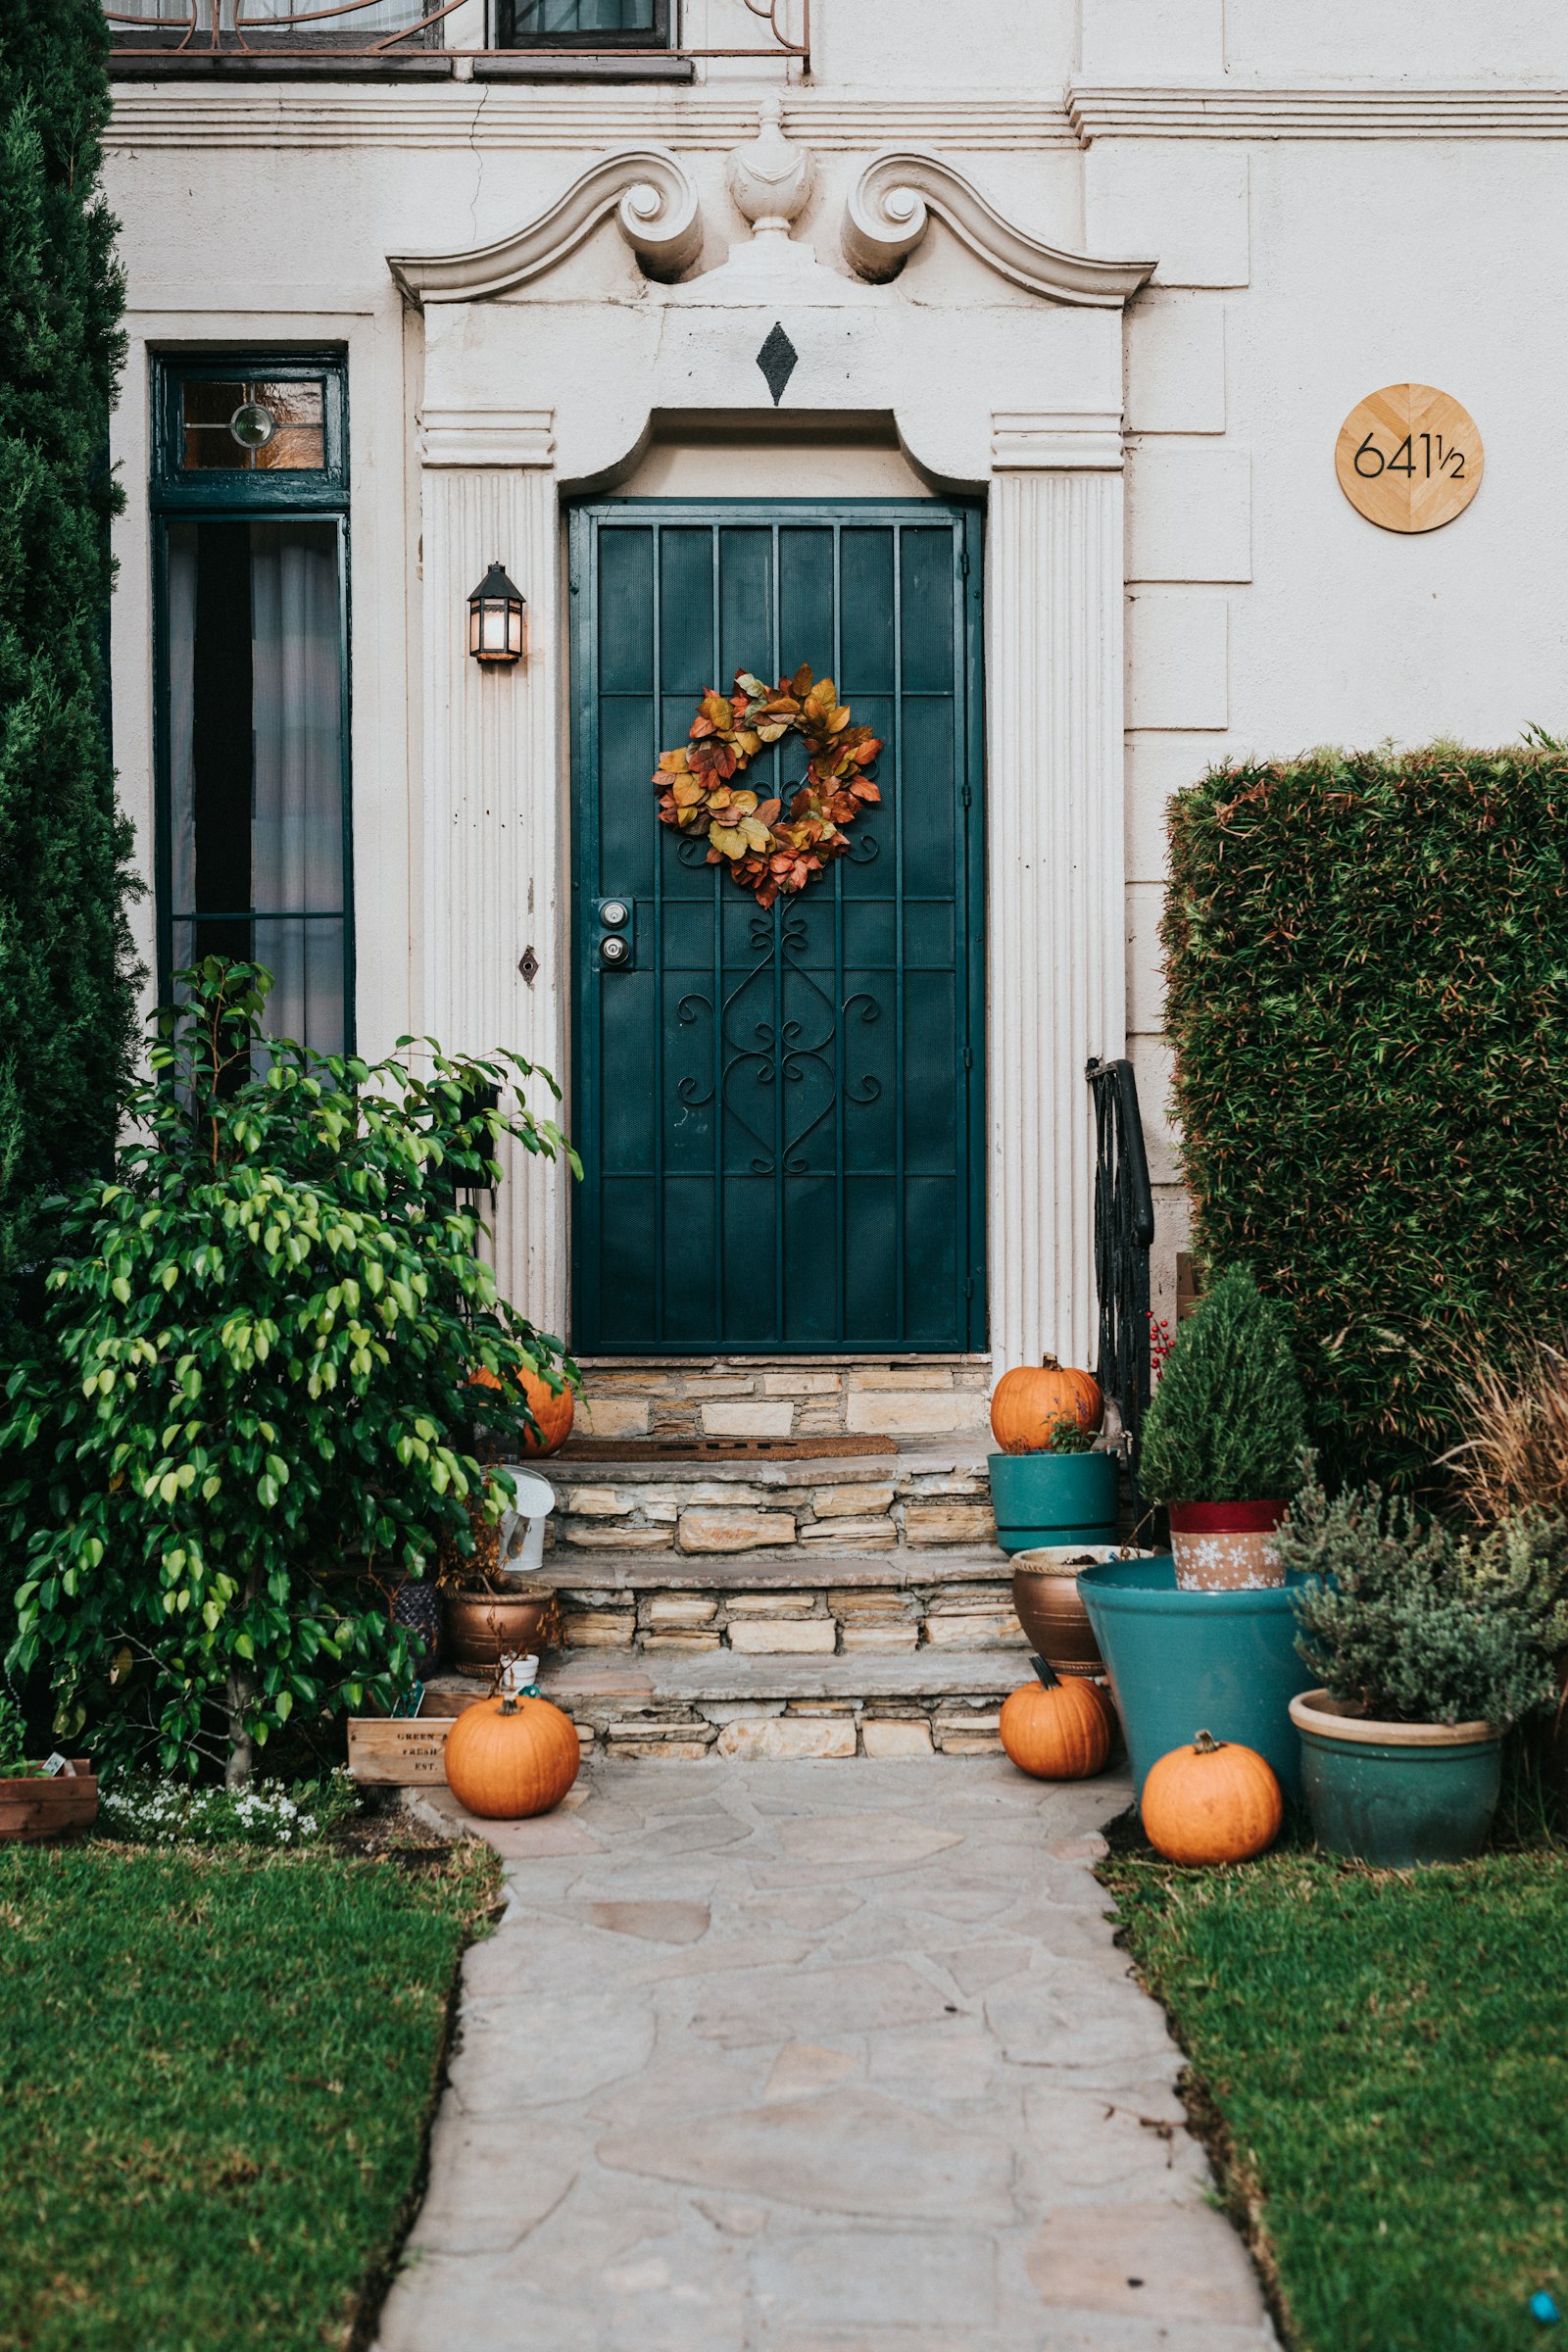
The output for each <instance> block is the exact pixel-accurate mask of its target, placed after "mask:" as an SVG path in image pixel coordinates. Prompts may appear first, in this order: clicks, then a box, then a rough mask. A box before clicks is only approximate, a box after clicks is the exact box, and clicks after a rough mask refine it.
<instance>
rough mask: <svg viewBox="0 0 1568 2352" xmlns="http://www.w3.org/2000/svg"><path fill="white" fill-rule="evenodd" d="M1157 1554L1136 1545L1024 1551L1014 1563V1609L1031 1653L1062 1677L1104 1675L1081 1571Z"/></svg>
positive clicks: (1046, 1547) (1046, 1546) (1053, 1546)
mask: <svg viewBox="0 0 1568 2352" xmlns="http://www.w3.org/2000/svg"><path fill="white" fill-rule="evenodd" d="M1152 1557H1153V1554H1152V1552H1147V1551H1140V1550H1138V1549H1137V1548H1136V1547H1134V1546H1131V1545H1123V1546H1121V1547H1120V1548H1110V1547H1107V1546H1106V1545H1104V1544H1043V1545H1041V1546H1039V1547H1038V1548H1036V1549H1035V1550H1032V1551H1020V1552H1018V1553H1016V1554H1015V1555H1014V1558H1013V1563H1012V1605H1013V1608H1014V1610H1015V1611H1016V1612H1017V1618H1018V1623H1019V1624H1020V1625H1021V1626H1022V1627H1023V1630H1024V1634H1025V1636H1026V1637H1027V1640H1028V1642H1029V1646H1030V1648H1031V1649H1037V1650H1038V1651H1039V1652H1040V1655H1041V1656H1042V1657H1043V1658H1044V1659H1046V1660H1047V1662H1048V1663H1049V1664H1050V1665H1052V1666H1054V1668H1055V1669H1056V1672H1057V1673H1058V1674H1063V1673H1069V1672H1072V1673H1077V1672H1088V1673H1091V1674H1103V1673H1104V1671H1105V1661H1104V1659H1103V1657H1102V1656H1101V1654H1100V1644H1099V1642H1097V1641H1096V1640H1095V1629H1094V1627H1093V1626H1092V1625H1091V1624H1090V1622H1089V1611H1088V1610H1087V1609H1086V1608H1085V1606H1084V1603H1083V1599H1082V1596H1081V1595H1080V1593H1079V1591H1078V1571H1079V1570H1080V1568H1094V1567H1098V1566H1099V1564H1100V1562H1101V1561H1102V1560H1147V1559H1152Z"/></svg>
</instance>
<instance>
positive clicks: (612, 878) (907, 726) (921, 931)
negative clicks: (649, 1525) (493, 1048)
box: [571, 499, 985, 1353]
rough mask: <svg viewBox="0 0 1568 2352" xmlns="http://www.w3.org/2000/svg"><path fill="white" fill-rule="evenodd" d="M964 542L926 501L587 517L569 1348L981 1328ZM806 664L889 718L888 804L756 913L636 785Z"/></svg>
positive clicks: (776, 760) (972, 716)
mask: <svg viewBox="0 0 1568 2352" xmlns="http://www.w3.org/2000/svg"><path fill="white" fill-rule="evenodd" d="M980 554H981V550H980V518H979V515H977V514H976V513H974V512H972V511H971V510H969V509H967V508H965V507H961V506H956V505H948V504H946V503H943V502H938V501H935V500H931V501H926V500H909V501H902V502H897V503H894V502H881V501H857V500H851V501H846V502H843V503H840V504H837V505H834V506H832V507H823V506H817V505H814V504H808V503H805V502H794V501H786V502H770V503H768V504H766V505H762V504H758V505H753V504H751V503H740V502H716V503H711V504H705V505H702V506H691V505H686V504H684V503H681V502H676V501H670V500H640V499H624V500H615V501H608V502H605V503H603V504H595V505H592V506H584V507H581V508H578V509H576V510H575V511H574V512H573V515H572V518H571V597H572V606H571V610H572V638H573V647H572V651H573V680H572V775H573V858H574V874H573V940H574V961H575V980H576V986H575V1015H576V1019H575V1054H574V1084H573V1089H572V1094H573V1101H572V1131H573V1138H574V1140H575V1141H576V1143H577V1144H578V1146H579V1147H580V1149H581V1151H582V1154H583V1160H584V1164H585V1167H586V1171H587V1173H586V1178H585V1181H584V1183H583V1185H582V1186H581V1188H580V1190H579V1192H578V1195H577V1200H576V1204H575V1205H576V1223H575V1288H574V1305H573V1339H574V1342H575V1345H576V1346H577V1348H579V1349H580V1350H582V1351H584V1352H595V1351H616V1352H621V1351H624V1352H629V1353H631V1352H666V1351H667V1352H670V1353H680V1352H689V1353H701V1352H708V1351H716V1350H720V1349H743V1350H745V1349H750V1350H757V1351H768V1352H771V1351H773V1350H780V1351H788V1350H800V1351H806V1350H814V1349H833V1350H839V1349H845V1350H859V1351H863V1352H868V1353H871V1352H874V1353H881V1352H884V1351H893V1350H904V1349H921V1350H931V1351H934V1352H940V1351H946V1350H951V1349H962V1348H977V1347H980V1346H983V1344H984V1338H985V1328H984V1314H985V1304H984V1301H985V1282H984V1240H983V1230H982V1217H983V1209H982V1201H983V1191H982V1182H981V1155H982V1139H983V1103H984V1091H983V1073H982V1068H981V1037H982V1025H983V1002H984V999H983V990H984V942H983V932H982V925H983V914H984V899H983V889H982V866H981V836H980V823H981V806H980V802H981V795H980V769H981V749H980V747H981V740H982V737H981V700H980V675H979V664H980V642H981V608H980V580H981V561H980ZM802 662H809V664H810V665H811V667H812V669H813V670H814V671H815V672H816V673H817V674H818V675H819V676H820V675H822V674H823V673H826V672H830V673H831V675H832V676H833V677H834V679H835V680H836V681H837V683H838V686H839V692H840V700H841V701H843V702H848V703H849V704H850V705H851V707H852V709H853V712H854V716H855V719H856V721H857V722H858V723H862V722H863V723H864V724H865V725H867V726H870V727H871V728H873V729H874V730H875V732H876V733H877V734H878V735H880V736H882V737H883V738H884V749H883V752H882V755H881V758H880V759H879V760H878V762H877V766H876V770H875V773H876V777H877V781H878V783H879V785H880V787H881V792H882V801H881V805H880V807H878V808H874V809H870V810H868V811H867V812H866V813H865V814H864V815H863V816H861V817H860V818H859V819H858V821H857V823H856V824H855V825H854V827H853V828H852V830H851V848H850V851H849V854H848V855H847V856H846V857H844V858H839V859H837V860H836V861H834V862H833V863H832V864H831V865H830V867H829V869H828V871H827V873H826V875H825V876H823V877H821V878H819V879H818V880H817V881H815V882H813V883H812V884H811V885H810V886H809V888H808V889H807V890H806V891H805V892H803V893H801V894H800V895H799V896H797V897H793V898H781V899H780V900H779V901H778V903H777V905H776V906H775V907H772V908H771V909H770V910H768V911H767V912H763V911H762V910H761V909H760V908H759V907H758V906H757V904H756V901H755V900H754V899H753V898H752V897H751V896H750V894H749V893H747V892H745V891H742V890H741V889H739V888H738V887H737V886H736V884H735V883H734V881H733V880H731V879H730V877H729V875H728V872H727V871H726V870H725V869H724V868H723V867H721V866H711V865H709V864H707V863H706V862H705V858H706V843H704V842H703V841H701V840H696V841H692V840H687V839H684V838H683V837H681V836H679V835H677V834H675V833H674V832H672V831H670V830H669V829H668V828H667V827H665V826H662V825H661V824H659V823H658V821H657V797H658V796H657V794H656V793H655V791H654V789H653V785H652V783H651V781H650V779H651V777H652V775H653V771H654V768H655V765H656V763H657V760H658V755H659V753H660V752H661V751H662V750H664V749H667V748H670V747H672V746H674V745H676V744H678V743H682V742H684V741H685V740H686V735H687V730H688V728H689V727H690V724H691V721H692V718H693V716H694V714H695V712H696V708H697V704H698V701H699V699H700V697H701V696H702V694H703V693H704V692H705V691H706V689H708V688H709V687H710V686H716V687H717V688H718V689H719V690H720V692H722V691H724V689H725V688H727V687H728V685H729V684H730V682H731V681H732V679H733V677H734V673H735V671H736V670H737V669H738V668H741V669H752V670H756V671H758V672H759V673H760V674H762V675H764V676H765V677H766V678H768V679H769V680H772V679H774V678H777V677H780V676H783V675H786V674H792V673H793V672H794V670H795V669H796V668H797V667H798V666H799V665H800V664H801V663H802ZM792 746H793V749H792ZM804 763H805V762H804V755H803V754H802V752H801V750H800V746H799V742H798V739H795V738H791V737H786V738H785V739H784V741H783V742H782V743H781V744H780V745H778V746H777V747H775V748H773V749H771V750H769V751H767V752H765V753H764V754H763V755H762V756H761V757H760V759H758V760H755V761H754V762H753V764H752V766H751V768H750V769H749V771H748V773H747V776H746V779H745V780H746V784H747V785H748V787H750V786H752V785H754V784H755V785H756V787H757V788H758V790H759V792H760V794H763V795H767V794H770V793H773V792H782V793H784V794H785V796H786V798H787V796H788V794H789V793H790V791H791V790H792V789H793V787H794V786H795V784H796V783H798V782H799V781H800V777H801V774H802V773H803V772H804ZM617 942H618V943H620V945H618V946H617V945H616V944H614V943H617Z"/></svg>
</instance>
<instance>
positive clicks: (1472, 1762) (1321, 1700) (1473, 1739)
mask: <svg viewBox="0 0 1568 2352" xmlns="http://www.w3.org/2000/svg"><path fill="white" fill-rule="evenodd" d="M1337 1714H1338V1710H1336V1709H1335V1706H1334V1702H1333V1700H1332V1699H1330V1698H1329V1696H1328V1693H1327V1692H1326V1691H1302V1692H1301V1693H1300V1694H1299V1696H1298V1697H1296V1698H1295V1699H1293V1700H1292V1702H1291V1715H1292V1718H1293V1720H1294V1722H1295V1724H1296V1728H1297V1730H1298V1732H1299V1734H1300V1740H1301V1779H1302V1783H1303V1785H1304V1787H1305V1789H1306V1802H1307V1809H1308V1811H1309V1812H1310V1814H1311V1816H1312V1835H1313V1836H1314V1838H1316V1839H1317V1841H1318V1844H1319V1845H1320V1846H1321V1847H1322V1848H1323V1851H1324V1852H1325V1853H1327V1854H1348V1855H1349V1856H1350V1857H1351V1858H1352V1859H1353V1860H1354V1861H1357V1862H1369V1863H1370V1864H1371V1865H1372V1867H1373V1869H1374V1870H1414V1869H1415V1868H1417V1866H1418V1865H1419V1864H1421V1863H1423V1862H1468V1861H1469V1860H1470V1858H1471V1856H1472V1855H1473V1854H1479V1853H1480V1851H1481V1849H1482V1847H1483V1846H1484V1845H1485V1844H1486V1842H1487V1838H1488V1835H1489V1834H1490V1832H1491V1829H1492V1817H1493V1815H1494V1814H1495V1811H1496V1809H1497V1792H1498V1789H1500V1787H1501V1785H1502V1739H1501V1736H1500V1734H1498V1733H1495V1732H1494V1731H1493V1730H1492V1727H1491V1726H1490V1724H1485V1723H1459V1724H1412V1723H1368V1722H1367V1721H1365V1719H1364V1718H1363V1719H1357V1718H1354V1717H1344V1716H1340V1717H1339V1718H1338V1720H1336V1717H1337ZM1380 1735H1381V1737H1380Z"/></svg>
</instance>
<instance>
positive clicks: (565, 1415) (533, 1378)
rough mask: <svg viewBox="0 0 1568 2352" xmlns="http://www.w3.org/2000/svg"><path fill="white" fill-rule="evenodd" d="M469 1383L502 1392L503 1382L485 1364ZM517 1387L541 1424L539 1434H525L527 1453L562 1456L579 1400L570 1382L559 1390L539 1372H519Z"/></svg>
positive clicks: (523, 1447)
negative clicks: (560, 1453) (559, 1454)
mask: <svg viewBox="0 0 1568 2352" xmlns="http://www.w3.org/2000/svg"><path fill="white" fill-rule="evenodd" d="M470 1384H471V1386H473V1387H474V1388H478V1389H499V1388H500V1386H501V1383H500V1381H499V1380H497V1378H496V1376H495V1374H494V1373H493V1372H492V1371H490V1370H488V1369H487V1367H486V1366H485V1365H483V1364H479V1365H478V1366H476V1367H475V1369H474V1371H473V1373H472V1374H471V1375H470ZM517 1386H518V1388H519V1389H521V1391H522V1394H523V1397H524V1400H525V1401H526V1403H527V1407H528V1410H529V1412H531V1413H532V1415H533V1417H534V1419H535V1421H537V1423H538V1424H539V1435H538V1436H537V1437H534V1436H533V1435H532V1434H529V1435H526V1436H525V1437H524V1438H523V1441H522V1450H523V1452H524V1453H525V1454H547V1453H559V1452H560V1451H561V1448H562V1447H563V1446H564V1444H565V1443H566V1440H567V1439H568V1438H569V1437H570V1435H571V1424H572V1421H573V1419H574V1418H575V1415H576V1411H577V1399H576V1397H574V1396H573V1395H572V1393H571V1387H570V1384H569V1382H563V1384H562V1386H561V1388H560V1389H559V1390H557V1389H553V1388H552V1387H551V1386H550V1384H549V1382H548V1381H547V1380H545V1379H544V1378H543V1377H542V1376H541V1375H540V1374H539V1373H537V1372H526V1371H522V1370H519V1371H518V1373H517Z"/></svg>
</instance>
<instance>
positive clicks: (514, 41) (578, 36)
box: [496, 0, 674, 51]
mask: <svg viewBox="0 0 1568 2352" xmlns="http://www.w3.org/2000/svg"><path fill="white" fill-rule="evenodd" d="M533 13H534V12H533V9H532V7H531V6H530V0H496V42H497V46H498V47H499V48H502V49H520V50H524V51H526V50H529V49H544V50H552V49H582V50H604V51H612V50H615V49H645V50H652V49H668V48H669V46H670V43H671V37H672V24H671V19H672V16H673V13H674V0H653V8H652V12H651V13H652V16H653V20H654V21H653V24H652V25H648V26H631V27H628V28H627V29H626V30H624V31H622V30H620V29H618V28H617V27H613V26H604V25H601V26H598V27H595V26H589V27H587V28H586V29H584V30H582V31H576V32H560V31H554V30H540V31H533V30H530V29H529V28H528V25H527V19H528V18H529V17H530V16H531V15H532V14H533Z"/></svg>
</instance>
